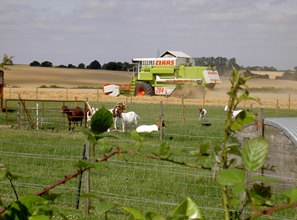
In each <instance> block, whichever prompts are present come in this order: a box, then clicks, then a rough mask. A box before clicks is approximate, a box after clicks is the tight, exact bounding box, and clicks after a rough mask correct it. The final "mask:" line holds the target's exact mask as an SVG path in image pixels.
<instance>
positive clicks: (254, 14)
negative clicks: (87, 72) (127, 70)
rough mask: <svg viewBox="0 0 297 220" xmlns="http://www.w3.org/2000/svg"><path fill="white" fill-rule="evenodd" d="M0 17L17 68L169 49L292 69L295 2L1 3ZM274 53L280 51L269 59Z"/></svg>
mask: <svg viewBox="0 0 297 220" xmlns="http://www.w3.org/2000/svg"><path fill="white" fill-rule="evenodd" d="M0 13H1V17H0V31H1V35H0V40H1V42H3V41H4V42H7V44H5V45H0V53H1V52H2V51H3V52H9V51H12V52H13V53H14V54H12V55H14V57H16V58H17V59H18V60H17V61H15V62H20V63H22V62H25V61H27V60H30V61H31V60H36V59H38V57H52V58H54V57H58V58H59V60H58V61H57V62H59V63H63V62H64V60H65V62H66V63H71V62H72V61H71V60H73V63H75V62H79V60H88V59H94V58H95V57H96V56H97V57H96V59H98V60H99V61H100V60H101V62H108V61H130V60H131V58H133V57H136V56H143V57H144V56H155V55H156V53H157V52H156V51H157V50H158V49H159V50H161V52H162V50H166V49H172V50H182V51H185V52H187V53H188V54H190V55H193V56H218V55H219V56H226V57H235V58H237V61H238V62H240V64H242V65H261V62H262V63H263V65H269V66H276V67H279V68H293V67H294V66H297V63H296V60H295V59H294V57H296V53H297V52H296V51H297V48H296V47H297V43H296V39H295V38H296V37H295V36H297V33H296V32H297V26H296V21H297V15H296V13H297V1H295V0H282V1H278V0H249V1H239V0H162V1H160V0H150V1H146V0H100V1H98V0H52V1H40V0H27V1H25V2H22V1H19V0H4V2H3V3H2V4H1V8H0ZM36 45H38V48H37V47H36ZM269 48H271V49H269ZM273 48H276V49H277V50H278V51H279V52H277V53H276V52H275V53H274V52H270V53H267V50H268V49H269V50H271V51H273ZM57 51H60V52H59V53H60V54H59V56H58V55H57V54H58V52H57ZM61 51H63V52H61ZM79 51H81V52H79ZM3 52H2V53H3ZM270 62H271V63H270Z"/></svg>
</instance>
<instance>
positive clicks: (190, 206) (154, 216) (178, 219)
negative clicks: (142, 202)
mask: <svg viewBox="0 0 297 220" xmlns="http://www.w3.org/2000/svg"><path fill="white" fill-rule="evenodd" d="M122 209H123V210H125V211H126V212H128V213H129V214H130V218H129V219H131V220H132V219H135V220H184V219H192V220H199V219H203V218H202V214H201V211H200V209H199V208H198V206H197V205H196V204H195V202H193V201H192V200H191V199H190V198H186V199H185V200H184V201H182V202H181V203H180V204H179V205H178V206H177V207H176V208H175V209H174V210H173V211H172V212H171V213H170V214H169V215H168V216H167V217H164V216H162V215H161V214H159V213H156V212H147V213H145V214H144V213H142V212H141V211H139V210H137V209H134V208H131V207H122Z"/></svg>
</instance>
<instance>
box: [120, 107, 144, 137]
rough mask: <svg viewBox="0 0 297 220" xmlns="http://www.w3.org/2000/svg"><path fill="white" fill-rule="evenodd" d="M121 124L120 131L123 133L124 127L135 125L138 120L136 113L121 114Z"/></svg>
mask: <svg viewBox="0 0 297 220" xmlns="http://www.w3.org/2000/svg"><path fill="white" fill-rule="evenodd" d="M121 116H122V117H121V118H120V119H121V122H122V131H123V132H125V127H126V125H127V126H131V125H137V123H138V119H140V117H139V115H138V114H137V113H136V112H133V111H130V112H123V113H122V114H121Z"/></svg>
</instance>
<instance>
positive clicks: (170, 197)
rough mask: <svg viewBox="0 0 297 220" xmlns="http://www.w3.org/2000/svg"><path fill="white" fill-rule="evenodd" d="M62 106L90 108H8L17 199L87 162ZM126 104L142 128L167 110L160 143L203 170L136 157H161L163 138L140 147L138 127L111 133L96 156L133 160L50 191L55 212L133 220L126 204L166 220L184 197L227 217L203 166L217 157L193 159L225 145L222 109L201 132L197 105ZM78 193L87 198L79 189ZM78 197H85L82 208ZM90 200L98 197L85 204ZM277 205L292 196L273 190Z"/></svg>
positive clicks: (7, 137)
mask: <svg viewBox="0 0 297 220" xmlns="http://www.w3.org/2000/svg"><path fill="white" fill-rule="evenodd" d="M64 104H66V105H68V106H80V107H82V108H86V107H85V102H84V101H61V100H59V101H48V100H44V101H42V100H25V106H26V110H27V113H26V111H25V110H24V107H23V105H22V104H21V103H19V100H18V99H15V100H12V99H11V100H6V109H7V110H9V111H7V112H6V113H5V123H6V124H8V125H11V126H12V127H13V128H16V129H10V130H7V129H3V130H1V132H0V154H1V159H0V163H1V164H4V165H5V166H7V167H9V169H10V171H11V173H13V174H15V175H17V176H19V178H17V179H16V180H14V185H15V187H16V191H17V192H18V193H19V196H23V195H26V194H35V193H36V192H39V191H41V190H42V189H44V188H46V187H48V186H49V185H51V184H53V183H55V182H57V181H58V180H60V179H63V178H65V176H67V175H69V174H72V173H74V172H76V171H77V168H76V167H75V166H74V164H76V163H77V162H78V161H79V160H81V159H82V158H85V157H84V156H83V154H85V155H87V153H88V151H89V152H90V148H89V149H87V150H86V153H84V150H85V149H84V147H85V146H88V145H89V143H88V141H86V139H85V137H84V136H83V135H82V134H81V133H80V132H78V131H76V130H74V132H73V131H71V132H69V131H68V121H67V119H66V118H65V117H63V116H62V114H61V106H62V105H64ZM90 104H91V105H92V106H95V107H97V108H98V107H102V106H104V107H106V108H111V107H112V106H114V104H115V103H114V102H112V101H111V102H91V103H90ZM127 104H128V109H129V110H133V111H135V112H137V113H139V115H140V121H139V124H152V123H155V121H156V119H157V118H158V117H159V116H160V112H162V114H163V116H164V121H165V124H166V125H165V128H164V133H163V137H162V139H163V140H165V141H167V142H168V143H170V148H171V149H172V152H173V154H172V158H173V159H174V160H175V161H181V162H185V163H192V162H195V163H196V164H197V165H200V168H191V167H188V166H182V165H178V164H176V163H170V162H166V161H161V160H156V159H151V158H148V157H145V156H143V155H138V154H133V152H136V151H139V152H143V154H145V153H147V154H154V153H156V152H157V151H158V147H159V145H160V134H159V133H158V132H157V133H152V134H145V135H143V138H144V142H142V143H140V142H138V141H137V140H134V139H133V138H131V135H130V131H133V130H134V129H135V127H133V126H132V127H128V128H127V132H113V133H111V134H112V135H113V136H114V137H115V138H110V139H102V140H101V141H100V142H99V143H98V145H97V146H96V148H95V152H96V158H97V159H98V158H100V157H103V156H104V155H106V152H108V151H109V150H110V148H119V149H122V150H123V151H128V152H132V153H131V155H125V154H123V155H117V156H114V157H111V158H110V159H108V161H106V162H102V163H98V166H96V168H94V169H91V171H90V173H89V176H88V174H87V173H84V174H83V177H82V178H79V177H77V178H74V179H72V180H70V181H68V182H67V183H65V184H62V185H59V186H58V187H55V188H54V189H53V190H51V193H55V194H61V196H59V197H58V198H57V199H56V200H55V203H54V204H53V206H54V207H56V208H57V209H59V210H60V211H61V212H63V213H65V215H66V216H68V217H71V216H72V215H75V216H82V215H81V214H82V213H85V212H86V209H87V210H88V211H90V210H91V212H92V214H93V216H95V217H94V219H100V218H101V219H102V218H103V216H98V215H96V213H95V211H94V210H95V206H96V204H98V203H99V202H102V201H108V202H111V203H113V204H115V207H116V208H114V209H112V210H111V211H110V212H109V213H108V215H107V216H108V219H126V218H127V214H126V213H125V212H124V211H123V210H122V209H121V207H122V206H130V207H135V208H138V209H140V210H141V211H142V212H144V213H145V212H149V211H155V212H159V213H161V214H163V215H166V214H168V213H170V212H171V211H172V210H173V209H174V208H175V207H176V206H177V205H178V204H179V203H180V202H181V201H182V200H183V199H185V198H186V197H190V198H191V199H192V200H193V201H195V203H197V205H198V206H199V207H200V208H201V210H202V214H203V216H204V218H205V219H223V218H224V210H223V207H222V204H221V193H220V188H219V186H218V185H217V183H216V182H215V181H214V179H213V172H212V170H209V169H204V168H201V167H202V166H203V167H212V166H213V162H212V161H213V158H210V159H207V158H199V159H198V158H197V157H196V156H195V155H194V154H191V152H195V151H197V149H198V146H199V144H201V143H203V142H204V141H205V140H208V139H211V140H212V142H213V143H214V144H217V143H220V141H221V140H222V137H223V133H222V131H223V126H224V120H225V119H224V114H225V113H224V111H223V106H205V107H206V108H207V109H208V118H207V120H208V122H209V123H210V124H211V126H203V125H202V124H201V122H200V121H199V117H198V106H193V105H182V104H164V105H161V104H160V103H157V104H156V103H151V104H149V105H148V104H143V103H135V102H130V103H129V102H128V103H127ZM148 106H149V107H148ZM161 108H162V110H161ZM257 110H258V109H253V111H257ZM275 111H276V110H275V109H266V110H264V114H265V115H269V116H271V115H274V114H276V112H275ZM288 114H289V115H291V116H295V117H296V113H294V111H287V110H281V111H279V112H278V115H288ZM294 114H295V115H294ZM28 115H30V117H28ZM220 115H222V116H220ZM30 121H31V122H32V123H33V124H34V128H33V127H32V126H31V125H32V124H31V123H30ZM14 126H15V127H14ZM84 126H86V125H84ZM89 147H90V146H89ZM88 157H90V160H93V158H92V155H90V154H89V156H88ZM80 180H81V183H80ZM0 184H1V188H0V195H1V199H2V200H3V202H4V203H5V204H10V203H11V202H12V201H14V200H15V198H14V195H13V193H12V191H11V186H10V183H9V182H8V181H7V180H5V179H1V180H0ZM79 184H81V186H79ZM88 187H89V188H88ZM79 188H81V192H79V191H78V190H79ZM78 194H80V196H81V197H80V200H79V201H80V202H79V205H78ZM86 194H88V195H92V196H89V197H88V199H85V197H84V195H86ZM87 201H88V202H87ZM273 201H274V202H278V203H282V202H283V203H284V202H286V198H285V197H284V196H283V195H282V194H281V193H280V192H279V191H277V190H275V191H273ZM77 208H78V209H77ZM296 216H297V211H296V209H295V210H292V209H291V210H283V211H281V212H278V213H276V214H275V215H274V216H273V217H271V218H272V219H296ZM271 218H270V219H271ZM57 219H58V217H57ZM82 219H83V218H82ZM263 219H265V218H263Z"/></svg>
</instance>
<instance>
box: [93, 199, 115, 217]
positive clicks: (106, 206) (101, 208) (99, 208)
mask: <svg viewBox="0 0 297 220" xmlns="http://www.w3.org/2000/svg"><path fill="white" fill-rule="evenodd" d="M113 208H115V205H114V204H113V203H110V202H106V201H104V202H100V203H98V204H96V207H95V210H96V212H97V214H99V215H102V214H105V213H107V212H109V211H110V210H111V209H113Z"/></svg>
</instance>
